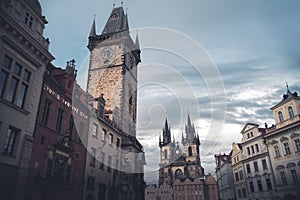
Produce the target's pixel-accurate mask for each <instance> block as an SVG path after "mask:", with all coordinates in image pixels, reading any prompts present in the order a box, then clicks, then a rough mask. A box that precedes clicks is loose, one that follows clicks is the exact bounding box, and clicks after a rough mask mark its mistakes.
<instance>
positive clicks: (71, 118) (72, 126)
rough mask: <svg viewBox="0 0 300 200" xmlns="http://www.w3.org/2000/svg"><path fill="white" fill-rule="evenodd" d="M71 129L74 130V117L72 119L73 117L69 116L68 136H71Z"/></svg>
mask: <svg viewBox="0 0 300 200" xmlns="http://www.w3.org/2000/svg"><path fill="white" fill-rule="evenodd" d="M73 129H74V117H73V115H70V119H69V134H70V136H72V135H73Z"/></svg>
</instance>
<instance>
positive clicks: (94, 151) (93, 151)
mask: <svg viewBox="0 0 300 200" xmlns="http://www.w3.org/2000/svg"><path fill="white" fill-rule="evenodd" d="M90 154H91V159H90V166H92V167H96V156H97V149H96V148H93V147H92V148H91V152H90ZM99 162H100V166H99V169H101V170H104V166H105V165H104V164H106V165H107V171H108V172H111V171H112V170H111V169H112V162H113V159H112V156H111V155H107V163H105V162H106V160H105V153H104V152H100V160H99ZM114 167H115V169H116V170H118V169H119V159H116V161H115V166H114Z"/></svg>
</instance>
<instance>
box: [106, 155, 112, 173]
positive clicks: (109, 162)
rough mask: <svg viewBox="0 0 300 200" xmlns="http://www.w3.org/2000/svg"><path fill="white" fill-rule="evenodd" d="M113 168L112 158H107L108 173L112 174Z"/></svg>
mask: <svg viewBox="0 0 300 200" xmlns="http://www.w3.org/2000/svg"><path fill="white" fill-rule="evenodd" d="M111 167H112V157H111V156H107V171H108V172H111Z"/></svg>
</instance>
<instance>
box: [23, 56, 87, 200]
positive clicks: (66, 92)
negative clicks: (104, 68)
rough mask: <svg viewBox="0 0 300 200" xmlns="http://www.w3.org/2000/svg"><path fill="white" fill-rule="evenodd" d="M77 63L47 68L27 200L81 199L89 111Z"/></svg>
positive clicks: (29, 175) (49, 65)
mask: <svg viewBox="0 0 300 200" xmlns="http://www.w3.org/2000/svg"><path fill="white" fill-rule="evenodd" d="M74 62H75V61H71V62H68V64H67V66H66V68H65V69H61V68H56V67H55V66H53V65H52V64H48V65H47V68H46V73H45V75H44V83H43V90H42V93H41V101H40V104H39V112H38V117H37V122H36V128H35V132H34V144H33V151H32V155H31V162H30V167H29V172H28V177H27V182H26V192H25V196H24V199H31V200H38V199H47V200H54V199H73V200H76V199H77V200H81V196H82V188H83V180H84V167H85V158H86V148H85V146H86V137H87V130H88V114H89V110H88V109H87V105H86V103H85V102H86V101H85V98H84V95H85V93H84V92H83V90H82V89H81V88H80V87H79V86H78V85H76V80H75V77H76V71H75V64H74ZM73 91H74V93H73ZM73 94H76V95H74V96H73Z"/></svg>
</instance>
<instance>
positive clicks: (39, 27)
mask: <svg viewBox="0 0 300 200" xmlns="http://www.w3.org/2000/svg"><path fill="white" fill-rule="evenodd" d="M45 24H47V21H46V19H45V17H43V16H42V11H41V7H40V4H39V2H38V1H29V0H28V1H27V0H23V1H21V0H15V1H8V0H3V1H1V2H0V35H1V37H0V73H1V74H0V107H1V114H0V141H1V142H0V151H1V154H0V176H1V181H0V188H1V199H4V200H6V199H8V200H13V199H20V198H21V197H23V194H24V183H25V179H26V176H27V171H28V167H29V162H30V155H31V151H32V145H33V133H34V127H35V120H36V116H37V111H38V104H39V98H40V93H41V88H42V81H43V74H44V71H45V68H46V64H47V63H49V62H50V61H51V60H53V56H52V55H51V54H50V53H49V52H48V46H49V40H48V39H45V38H44V37H43V30H44V28H45Z"/></svg>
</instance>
